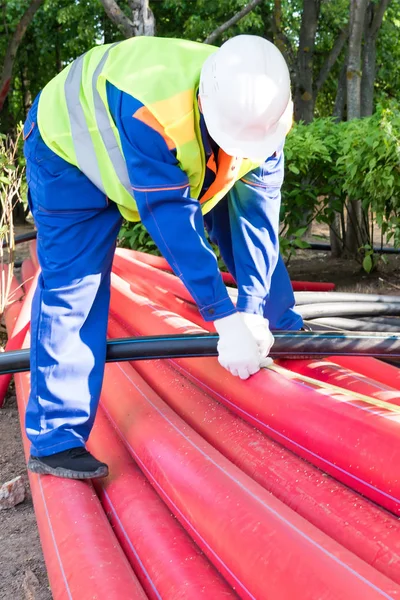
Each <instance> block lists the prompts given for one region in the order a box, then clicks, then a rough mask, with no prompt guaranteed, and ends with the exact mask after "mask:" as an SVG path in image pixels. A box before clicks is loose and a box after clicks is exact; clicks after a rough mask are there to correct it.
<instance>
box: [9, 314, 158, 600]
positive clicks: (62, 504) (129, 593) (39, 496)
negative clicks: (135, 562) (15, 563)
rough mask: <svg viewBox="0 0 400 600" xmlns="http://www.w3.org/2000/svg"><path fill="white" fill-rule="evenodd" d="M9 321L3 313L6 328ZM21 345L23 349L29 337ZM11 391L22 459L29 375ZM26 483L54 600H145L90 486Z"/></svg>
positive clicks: (33, 479)
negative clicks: (15, 402) (14, 396)
mask: <svg viewBox="0 0 400 600" xmlns="http://www.w3.org/2000/svg"><path fill="white" fill-rule="evenodd" d="M13 306H16V304H14V305H13ZM12 316H13V315H12V313H10V312H9V311H7V314H6V322H7V325H8V326H10V325H11V323H12ZM23 345H24V347H28V346H29V335H28V336H27V339H26V340H25V343H24V344H23ZM15 387H16V392H17V401H18V410H19V416H20V422H21V431H22V439H23V443H24V450H25V456H26V458H28V456H29V442H28V439H27V437H26V435H25V429H24V415H25V410H26V405H27V401H28V396H29V375H28V374H26V373H20V374H17V375H16V376H15ZM29 483H30V489H31V492H32V498H33V503H34V508H35V513H36V519H37V523H38V528H39V534H40V540H41V544H42V548H43V554H44V558H45V562H46V567H47V572H48V576H49V581H50V587H51V591H52V596H53V598H54V600H71V599H72V598H77V599H78V598H79V600H92V599H93V598H94V597H95V598H97V600H121V598H124V600H125V599H129V600H145V598H146V597H147V596H146V595H145V593H144V592H143V590H142V588H141V586H140V584H139V582H138V581H137V579H136V577H135V575H134V573H133V571H132V569H131V567H130V565H129V563H128V561H127V559H126V557H125V555H124V554H123V552H122V550H121V547H120V546H119V544H118V542H117V539H116V537H115V535H114V533H113V531H112V529H111V527H110V525H109V523H108V521H107V519H106V517H105V515H104V512H103V510H102V507H101V504H100V502H99V500H98V498H97V496H96V494H95V493H94V491H93V488H92V486H91V485H90V483H85V482H83V481H72V480H68V479H59V478H56V477H51V476H43V477H41V476H38V475H33V474H32V473H29Z"/></svg>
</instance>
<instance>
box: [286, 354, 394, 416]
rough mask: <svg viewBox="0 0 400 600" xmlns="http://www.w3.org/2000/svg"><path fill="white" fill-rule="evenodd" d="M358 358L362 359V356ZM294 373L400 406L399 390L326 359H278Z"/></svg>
mask: <svg viewBox="0 0 400 600" xmlns="http://www.w3.org/2000/svg"><path fill="white" fill-rule="evenodd" d="M358 360H361V361H362V360H363V359H362V358H360V359H358ZM278 363H279V364H280V365H281V366H283V367H285V369H289V370H290V371H293V372H294V373H299V374H301V375H306V376H307V377H312V378H313V379H316V380H317V381H322V382H324V383H328V384H330V385H335V386H338V387H341V388H343V389H345V390H349V391H350V392H356V393H357V394H365V395H366V396H371V397H372V398H377V399H378V400H383V401H384V402H389V403H391V404H396V405H399V406H400V391H399V390H396V389H395V388H394V387H390V386H388V385H384V384H383V383H379V382H377V381H375V380H374V379H371V378H370V377H366V376H365V375H361V374H359V373H355V372H354V371H352V370H350V369H346V368H345V367H342V366H340V365H338V364H335V363H334V362H329V361H327V360H279V361H278Z"/></svg>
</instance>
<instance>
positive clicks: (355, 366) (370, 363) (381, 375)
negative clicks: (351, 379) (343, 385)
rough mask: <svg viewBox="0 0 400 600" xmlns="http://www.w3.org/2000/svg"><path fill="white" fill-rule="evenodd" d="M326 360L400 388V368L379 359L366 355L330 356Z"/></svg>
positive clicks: (397, 388)
mask: <svg viewBox="0 0 400 600" xmlns="http://www.w3.org/2000/svg"><path fill="white" fill-rule="evenodd" d="M327 360H329V361H332V362H334V363H336V364H337V365H341V366H342V367H344V368H346V369H351V370H353V371H355V372H356V373H360V374H361V375H365V376H366V377H370V378H371V379H374V380H375V381H379V382H380V383H382V384H384V385H388V386H390V387H393V388H395V389H396V390H400V369H398V368H397V367H394V366H392V365H388V364H386V363H384V362H382V361H381V360H377V359H376V358H370V357H368V356H366V357H356V356H330V357H329V358H328V359H327Z"/></svg>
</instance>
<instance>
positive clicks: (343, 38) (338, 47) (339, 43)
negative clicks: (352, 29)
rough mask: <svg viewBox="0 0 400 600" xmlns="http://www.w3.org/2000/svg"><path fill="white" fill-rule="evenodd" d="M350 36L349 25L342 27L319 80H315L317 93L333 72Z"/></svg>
mask: <svg viewBox="0 0 400 600" xmlns="http://www.w3.org/2000/svg"><path fill="white" fill-rule="evenodd" d="M348 37H349V26H348V25H346V27H345V28H344V29H342V31H341V32H340V33H339V35H338V36H337V38H336V40H335V42H334V44H333V46H332V48H331V51H330V52H329V54H328V56H327V57H326V60H325V62H324V64H323V65H322V67H321V70H320V72H319V75H318V77H317V80H316V82H315V91H316V93H318V92H319V91H320V89H321V88H322V86H323V85H324V83H325V81H326V80H327V77H328V75H329V73H330V72H331V69H332V67H333V65H334V64H335V62H336V61H337V59H338V58H339V56H340V53H341V51H342V50H343V48H344V45H345V43H346V42H347V39H348Z"/></svg>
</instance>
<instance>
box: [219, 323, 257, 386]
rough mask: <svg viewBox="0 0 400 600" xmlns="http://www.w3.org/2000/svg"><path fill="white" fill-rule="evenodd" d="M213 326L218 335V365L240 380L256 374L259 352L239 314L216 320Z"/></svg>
mask: <svg viewBox="0 0 400 600" xmlns="http://www.w3.org/2000/svg"><path fill="white" fill-rule="evenodd" d="M214 325H215V329H216V330H217V332H218V334H219V341H218V361H219V364H220V365H221V366H222V367H224V368H225V369H227V370H228V371H230V373H232V375H238V376H239V377H240V379H247V378H248V377H250V375H253V374H254V373H257V371H259V370H260V352H259V350H258V345H257V342H256V340H255V338H254V337H253V336H252V335H251V333H250V330H249V328H248V327H247V326H246V325H245V323H244V321H243V319H242V316H241V314H240V313H234V314H233V315H229V317H223V318H222V319H217V320H216V321H214Z"/></svg>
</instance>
